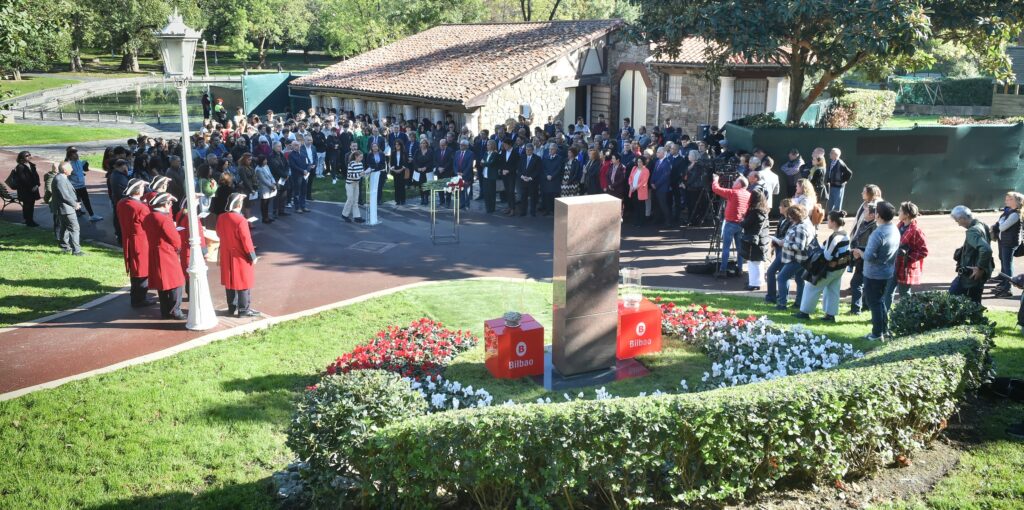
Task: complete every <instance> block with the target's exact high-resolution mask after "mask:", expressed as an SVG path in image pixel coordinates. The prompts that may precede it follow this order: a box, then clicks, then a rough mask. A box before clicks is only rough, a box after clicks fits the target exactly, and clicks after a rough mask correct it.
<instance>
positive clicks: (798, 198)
mask: <svg viewBox="0 0 1024 510" xmlns="http://www.w3.org/2000/svg"><path fill="white" fill-rule="evenodd" d="M793 203H794V204H800V205H802V206H804V208H805V209H807V210H808V211H810V210H811V209H814V204H817V203H818V194H817V193H815V192H814V186H813V185H812V184H811V181H810V180H808V179H797V181H796V194H795V195H793Z"/></svg>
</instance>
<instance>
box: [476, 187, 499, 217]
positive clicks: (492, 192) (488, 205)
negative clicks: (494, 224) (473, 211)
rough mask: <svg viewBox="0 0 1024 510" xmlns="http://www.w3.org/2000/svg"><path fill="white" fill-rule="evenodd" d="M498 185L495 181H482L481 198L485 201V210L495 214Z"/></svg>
mask: <svg viewBox="0 0 1024 510" xmlns="http://www.w3.org/2000/svg"><path fill="white" fill-rule="evenodd" d="M497 189H498V183H497V182H495V181H494V179H480V196H481V198H483V199H484V210H486V211H487V212H489V213H492V212H494V210H495V208H496V205H497V200H498V191H497Z"/></svg>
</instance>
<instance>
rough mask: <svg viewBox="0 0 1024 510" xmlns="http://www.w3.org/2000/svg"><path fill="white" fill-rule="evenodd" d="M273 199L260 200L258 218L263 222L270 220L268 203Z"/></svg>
mask: <svg viewBox="0 0 1024 510" xmlns="http://www.w3.org/2000/svg"><path fill="white" fill-rule="evenodd" d="M273 200H274V199H273V198H260V217H261V219H262V220H263V221H267V220H269V219H270V202H272V201H273Z"/></svg>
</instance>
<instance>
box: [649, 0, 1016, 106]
mask: <svg viewBox="0 0 1024 510" xmlns="http://www.w3.org/2000/svg"><path fill="white" fill-rule="evenodd" d="M634 3H636V4H637V5H639V6H640V7H641V15H640V18H639V20H638V23H637V24H636V29H635V32H634V35H636V37H637V38H638V39H642V40H649V41H652V42H654V43H656V44H657V45H658V48H659V50H661V51H663V52H665V53H667V54H672V53H673V52H675V51H677V49H678V48H679V45H680V43H681V42H682V41H683V40H684V39H685V38H687V37H694V36H695V37H701V38H704V39H706V40H708V41H710V42H712V43H713V44H710V45H709V46H708V50H707V53H708V54H707V57H708V59H709V60H710V61H711V62H712V63H713V65H712V66H711V69H712V70H713V72H716V73H717V72H721V70H722V69H723V68H724V66H725V63H726V62H727V61H728V59H729V58H730V57H734V56H742V57H745V58H748V59H753V60H759V61H765V62H773V63H781V64H784V65H787V66H789V77H790V96H789V103H788V108H787V111H788V122H789V123H791V124H792V123H796V122H798V121H799V119H800V116H801V115H802V114H803V113H804V111H805V110H807V108H808V106H810V105H811V104H812V103H813V102H814V101H815V100H816V99H818V97H819V96H820V95H821V94H822V92H824V91H825V90H826V88H827V87H828V86H829V85H830V84H832V82H834V81H835V80H836V79H838V78H839V77H841V76H842V75H843V74H844V73H846V72H847V71H849V70H850V69H852V68H853V67H855V66H866V67H873V68H874V69H876V70H879V69H892V68H893V67H896V66H901V67H913V62H914V60H915V59H917V60H918V62H920V61H921V60H922V59H923V60H927V59H929V58H930V56H929V55H928V54H927V53H925V52H923V51H921V50H922V48H923V47H924V45H925V44H926V43H927V42H928V41H929V40H932V39H937V40H944V41H954V42H957V43H959V44H960V45H962V46H963V47H965V48H967V49H968V50H969V51H971V52H972V53H973V54H975V55H977V56H978V57H979V59H980V61H981V62H982V64H983V66H984V68H985V70H987V71H989V72H991V73H993V74H994V75H996V76H1003V77H1005V76H1008V74H1009V62H1008V59H1007V57H1006V55H1005V53H1004V52H1003V44H1004V43H1005V41H1007V40H1009V39H1010V38H1011V37H1012V36H1013V35H1015V34H1016V33H1018V32H1019V31H1020V29H1021V27H1022V20H1024V2H1020V1H1019V0H889V1H884V0H841V1H839V0H734V1H730V2H721V1H718V0H634Z"/></svg>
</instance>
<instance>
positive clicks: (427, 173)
mask: <svg viewBox="0 0 1024 510" xmlns="http://www.w3.org/2000/svg"><path fill="white" fill-rule="evenodd" d="M413 154H414V155H413V157H412V158H411V159H412V162H413V178H412V182H413V184H415V185H417V186H419V188H420V205H427V198H428V195H429V194H430V191H427V190H426V189H424V187H423V185H424V184H426V183H427V180H433V175H434V150H433V149H431V148H430V141H428V140H427V139H426V138H421V139H420V146H419V149H417V150H416V151H415V152H414V153H413Z"/></svg>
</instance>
